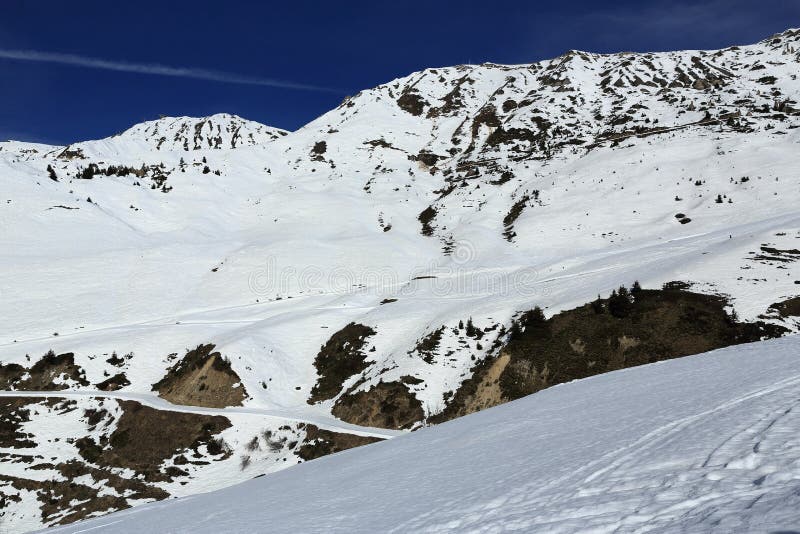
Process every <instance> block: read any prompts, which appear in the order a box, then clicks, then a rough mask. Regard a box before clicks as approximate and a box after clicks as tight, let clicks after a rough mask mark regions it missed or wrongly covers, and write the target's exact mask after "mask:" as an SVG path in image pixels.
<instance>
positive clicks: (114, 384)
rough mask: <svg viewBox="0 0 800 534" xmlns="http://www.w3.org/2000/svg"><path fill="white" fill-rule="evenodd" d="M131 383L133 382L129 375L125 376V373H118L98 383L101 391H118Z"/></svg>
mask: <svg viewBox="0 0 800 534" xmlns="http://www.w3.org/2000/svg"><path fill="white" fill-rule="evenodd" d="M130 385H131V382H130V380H128V377H126V376H125V373H117V374H115V375H114V376H112V377H111V378H108V379H107V380H103V381H102V382H100V383H98V384H96V386H97V389H99V390H100V391H117V390H118V389H122V388H124V387H125V386H130Z"/></svg>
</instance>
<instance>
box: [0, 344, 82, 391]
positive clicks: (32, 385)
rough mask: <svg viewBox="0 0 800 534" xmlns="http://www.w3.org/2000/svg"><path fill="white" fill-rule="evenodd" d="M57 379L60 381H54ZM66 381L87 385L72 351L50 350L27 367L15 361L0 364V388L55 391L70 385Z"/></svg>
mask: <svg viewBox="0 0 800 534" xmlns="http://www.w3.org/2000/svg"><path fill="white" fill-rule="evenodd" d="M57 379H58V381H59V382H61V383H56V380H57ZM68 381H72V382H73V383H75V384H78V385H81V386H88V385H89V382H88V381H87V380H86V373H85V372H84V370H83V369H82V368H81V367H80V366H79V365H76V364H75V355H74V354H73V353H72V352H66V353H64V354H59V355H56V354H55V353H54V352H53V351H52V350H51V351H49V352H48V353H47V354H45V355H44V356H42V358H41V359H40V360H39V361H38V362H36V363H35V364H33V366H31V367H30V368H29V369H26V368H25V367H23V366H22V365H19V364H15V363H11V364H8V365H0V389H6V390H10V389H17V390H28V391H57V390H60V389H67V388H68V387H70V385H69V384H68V383H66V382H68Z"/></svg>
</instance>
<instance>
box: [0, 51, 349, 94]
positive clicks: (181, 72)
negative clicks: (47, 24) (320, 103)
mask: <svg viewBox="0 0 800 534" xmlns="http://www.w3.org/2000/svg"><path fill="white" fill-rule="evenodd" d="M0 58H4V59H13V60H17V61H35V62H39V63H58V64H61V65H72V66H75V67H86V68H90V69H104V70H115V71H121V72H135V73H138V74H155V75H158V76H174V77H176V78H194V79H196V80H209V81H213V82H221V83H237V84H243V85H262V86H267V87H280V88H283V89H299V90H302V91H322V92H327V93H345V92H346V91H342V90H339V89H333V88H331V87H320V86H317V85H307V84H303V83H295V82H290V81H285V80H273V79H271V78H257V77H252V76H242V75H240V74H233V73H229V72H222V71H218V70H208V69H196V68H190V67H170V66H167V65H159V64H157V63H129V62H127V61H111V60H107V59H99V58H94V57H87V56H79V55H75V54H62V53H58V52H40V51H37V50H9V49H0Z"/></svg>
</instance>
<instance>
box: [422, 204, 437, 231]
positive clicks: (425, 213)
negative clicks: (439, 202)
mask: <svg viewBox="0 0 800 534" xmlns="http://www.w3.org/2000/svg"><path fill="white" fill-rule="evenodd" d="M435 218H436V208H434V207H433V206H428V207H427V208H425V209H424V210H422V212H421V213H420V214H419V215H418V216H417V220H418V221H419V222H420V223H421V224H422V231H421V232H422V235H424V236H431V235H433V226H431V223H432V222H433V220H434V219H435Z"/></svg>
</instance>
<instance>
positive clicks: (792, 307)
mask: <svg viewBox="0 0 800 534" xmlns="http://www.w3.org/2000/svg"><path fill="white" fill-rule="evenodd" d="M769 309H770V311H775V312H777V313H778V315H780V316H781V317H783V318H787V317H800V297H794V298H790V299H787V300H784V301H781V302H776V303H775V304H773V305H771V306H770V307H769Z"/></svg>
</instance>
